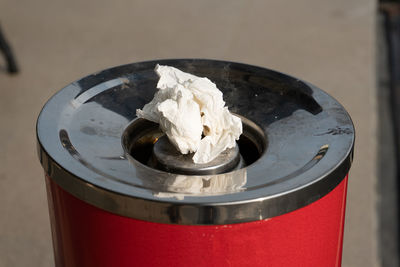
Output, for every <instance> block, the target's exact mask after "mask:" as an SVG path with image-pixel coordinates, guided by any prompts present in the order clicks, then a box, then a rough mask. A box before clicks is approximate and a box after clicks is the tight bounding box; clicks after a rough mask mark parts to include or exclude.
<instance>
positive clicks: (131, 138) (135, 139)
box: [122, 115, 267, 175]
mask: <svg viewBox="0 0 400 267" xmlns="http://www.w3.org/2000/svg"><path fill="white" fill-rule="evenodd" d="M236 116H238V115H236ZM238 117H240V118H241V120H242V124H243V133H242V135H241V136H240V138H239V140H237V145H238V148H239V149H238V150H239V154H240V161H238V163H237V165H235V166H232V167H231V168H210V164H194V163H193V166H194V168H191V170H187V169H184V168H176V166H175V167H171V168H169V167H166V164H164V163H163V160H161V161H162V162H161V163H162V164H160V159H158V160H157V159H155V158H157V157H159V154H158V152H157V147H156V146H155V144H156V143H157V142H158V141H159V140H161V141H160V143H161V142H164V141H165V139H166V137H164V133H163V132H162V131H161V130H160V128H159V125H158V124H157V123H154V122H151V121H148V120H144V119H135V120H134V121H132V122H131V123H130V124H129V125H128V127H127V128H126V129H125V131H124V132H123V135H122V146H123V148H124V150H125V153H126V154H127V155H128V157H132V158H133V159H135V160H136V161H139V162H140V163H142V164H144V165H147V166H148V167H151V168H155V169H158V170H162V171H167V172H170V173H178V174H189V175H203V174H220V173H226V172H229V171H232V170H235V169H240V168H243V167H246V166H249V165H251V164H252V163H254V162H255V161H257V159H259V158H260V157H261V155H262V154H263V153H264V151H265V150H266V148H267V138H266V136H265V134H264V132H263V131H262V129H261V128H260V127H259V126H257V125H256V124H255V123H253V122H252V121H250V120H248V119H246V118H244V117H242V116H238ZM155 148H156V154H158V155H156V156H154V150H155ZM178 153H179V152H178ZM171 154H177V153H175V152H173V153H171ZM179 156H180V157H182V158H181V160H176V162H179V161H184V160H186V162H188V158H190V159H191V156H192V154H188V155H179ZM213 162H214V161H212V162H211V165H212V163H213ZM215 162H220V159H218V158H217V159H216V160H215ZM210 170H211V171H210Z"/></svg>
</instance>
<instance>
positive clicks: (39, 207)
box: [0, 0, 379, 267]
mask: <svg viewBox="0 0 400 267" xmlns="http://www.w3.org/2000/svg"><path fill="white" fill-rule="evenodd" d="M375 9H376V7H375V1H372V0H347V1H345V0H339V1H328V0H325V1H318V0H301V1H287V0H284V1H281V0H270V1H251V0H249V1H244V0H243V1H227V0H226V1H211V0H210V1H183V0H182V1H131V0H121V1H106V0H99V1H78V0H73V1H72V0H70V1H50V0H37V1H29V0H18V1H15V0H0V20H1V23H2V26H3V29H4V31H5V33H6V34H7V36H8V38H9V40H10V41H11V43H12V45H13V47H14V50H15V52H16V54H17V57H18V60H19V63H20V65H21V68H22V72H21V73H20V74H19V75H17V76H8V75H6V74H5V73H4V71H0V123H1V124H0V125H1V126H0V140H1V141H0V151H1V153H0V166H1V167H0V203H1V204H0V214H1V216H0V266H7V267H8V266H53V256H52V248H51V237H50V228H49V218H48V213H47V203H46V193H45V187H44V179H43V175H42V170H41V167H40V164H39V162H38V160H37V157H36V154H35V121H36V118H37V115H38V113H39V111H40V108H41V107H42V105H43V104H44V103H45V101H46V100H47V99H48V98H49V97H50V96H51V95H52V94H54V93H55V92H56V91H57V90H59V89H60V88H62V87H63V86H64V85H66V84H68V83H69V82H71V81H73V80H76V79H78V78H80V77H83V76H85V75H87V74H89V73H92V72H95V71H98V70H101V69H104V68H108V67H110V66H115V65H120V64H124V63H129V62H135V61H140V60H148V59H157V58H180V57H199V58H217V59H225V60H231V61H239V62H245V63H249V64H255V65H260V66H265V67H268V68H272V69H276V70H279V71H282V72H286V73H289V74H292V75H294V76H298V77H299V78H302V79H304V80H307V81H309V82H311V83H313V84H315V85H317V86H319V87H320V88H323V89H324V90H326V91H327V92H328V93H330V94H331V95H332V96H334V97H335V98H336V99H338V100H339V101H340V102H341V103H342V104H343V105H344V106H345V107H346V109H347V110H348V111H349V113H350V114H351V116H352V118H353V120H354V123H355V126H356V129H357V142H356V148H355V161H354V164H353V168H352V171H351V173H350V180H349V190H348V202H347V214H346V229H345V239H344V250H343V266H360V267H361V266H363V267H367V266H379V264H378V252H377V227H378V226H377V225H378V224H377V212H376V205H377V204H376V203H377V196H376V192H375V191H376V185H377V175H376V166H375V165H376V164H375V161H376V135H377V126H376V125H377V123H376V122H377V115H376V98H375V95H376V84H375V83H376V82H375V79H376V78H375V70H374V68H375V59H374V56H375V54H374V53H375V50H374V49H375V39H374V38H375ZM1 63H2V61H1V62H0V64H1ZM2 65H3V66H4V64H2Z"/></svg>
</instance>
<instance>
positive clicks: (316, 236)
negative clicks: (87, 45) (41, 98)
mask: <svg viewBox="0 0 400 267" xmlns="http://www.w3.org/2000/svg"><path fill="white" fill-rule="evenodd" d="M157 63H158V64H162V65H170V66H174V67H177V68H179V69H181V70H183V71H186V72H190V73H193V74H195V75H197V76H203V77H208V78H209V79H210V80H212V81H213V82H215V83H216V84H217V87H218V88H219V89H220V90H221V91H222V92H223V93H224V100H225V101H226V103H227V105H228V106H229V109H230V111H231V112H233V113H235V114H237V115H238V116H240V117H241V118H242V122H243V135H242V136H241V138H240V140H239V141H238V146H237V147H238V149H232V150H229V151H226V153H223V155H221V156H220V157H218V158H217V159H216V160H214V161H213V162H211V163H210V164H205V165H194V164H193V163H192V162H191V159H190V155H188V156H181V155H178V154H176V153H175V152H174V151H173V149H170V147H169V144H168V141H166V138H165V137H163V135H162V133H161V132H160V130H159V129H158V126H157V125H156V124H154V123H151V122H148V121H145V120H142V119H137V118H136V115H135V114H136V109H138V108H142V107H143V105H144V104H145V103H147V102H149V101H150V100H151V99H152V97H153V95H154V93H155V90H156V83H157V79H158V77H157V76H156V74H155V73H154V71H153V69H154V67H155V65H156V64H157ZM37 139H38V153H39V158H40V161H41V163H42V166H43V168H44V171H45V173H46V185H47V193H48V203H49V211H50V220H51V227H52V237H53V247H54V254H55V261H56V266H87V267H90V266H96V267H98V266H340V265H341V254H342V242H343V227H344V215H345V206H346V189H347V174H348V171H349V169H350V165H351V162H352V157H353V146H354V127H353V124H352V122H351V119H350V117H349V115H348V114H347V112H346V111H345V110H344V108H343V107H342V106H341V105H340V104H339V103H338V102H337V101H336V100H334V99H333V98H332V97H330V96H329V95H327V94H326V93H325V92H323V91H322V90H320V89H318V88H316V87H315V86H313V85H311V84H309V83H306V82H304V81H301V80H299V79H296V78H293V77H290V76H288V75H285V74H282V73H279V72H275V71H272V70H269V69H265V68H260V67H256V66H251V65H246V64H240V63H233V62H226V61H216V60H200V59H179V60H159V61H148V62H141V63H134V64H128V65H124V66H119V67H115V68H111V69H107V70H104V71H101V72H98V73H95V74H92V75H89V76H87V77H85V78H83V79H80V80H78V81H76V82H73V83H71V84H70V85H68V86H66V87H65V88H63V89H62V90H60V91H59V92H58V93H57V94H56V95H54V96H53V97H52V98H51V99H50V100H49V101H48V102H47V103H46V105H45V106H44V108H43V110H42V112H41V114H40V115H39V118H38V122H37Z"/></svg>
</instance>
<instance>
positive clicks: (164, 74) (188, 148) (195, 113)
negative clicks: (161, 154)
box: [136, 65, 242, 163]
mask: <svg viewBox="0 0 400 267" xmlns="http://www.w3.org/2000/svg"><path fill="white" fill-rule="evenodd" d="M155 71H156V73H157V74H158V76H159V77H160V79H159V81H158V83H157V88H158V89H159V90H158V91H157V92H156V93H155V95H154V98H153V100H151V101H150V102H149V103H147V104H146V105H145V106H144V107H143V109H142V110H140V109H138V110H136V115H137V116H138V117H140V118H144V119H147V120H150V121H153V122H156V123H159V124H160V128H161V130H162V131H163V132H164V133H165V134H166V135H167V136H168V139H169V141H170V142H171V143H172V144H173V145H174V146H175V147H176V148H177V149H178V150H179V151H180V152H181V153H182V154H187V153H192V152H195V154H194V155H193V161H194V162H195V163H207V162H210V161H212V160H213V159H215V158H216V157H217V156H218V155H219V154H220V153H221V152H223V151H224V150H225V149H227V148H232V147H234V146H235V145H236V141H235V140H238V139H239V136H240V135H241V134H242V121H241V119H240V118H239V117H237V116H235V115H232V114H231V113H230V112H229V110H228V108H227V107H225V102H224V100H223V99H222V92H221V91H220V90H218V88H217V87H216V85H215V84H214V83H213V82H211V81H210V80H209V79H207V78H202V77H197V76H195V75H192V74H189V73H185V72H183V71H181V70H179V69H176V68H174V67H170V66H160V65H157V66H156V68H155ZM203 136H204V137H203Z"/></svg>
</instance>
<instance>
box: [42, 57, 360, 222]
mask: <svg viewBox="0 0 400 267" xmlns="http://www.w3.org/2000/svg"><path fill="white" fill-rule="evenodd" d="M182 62H184V63H182ZM155 63H160V64H169V65H174V64H178V65H179V64H189V65H190V66H192V65H193V66H196V64H198V65H201V66H203V65H209V64H211V65H217V67H221V66H222V67H224V66H229V67H230V68H231V69H234V68H239V69H246V70H247V71H248V72H250V73H251V72H255V73H259V72H260V73H261V74H260V75H261V76H262V74H263V73H264V72H265V73H272V74H271V75H273V77H275V76H276V77H278V78H281V79H288V80H289V81H290V82H289V84H290V83H293V82H296V83H301V86H306V87H308V88H309V89H310V90H311V92H312V94H311V95H312V97H313V98H314V99H316V102H317V103H319V104H320V105H321V106H322V108H323V109H325V108H326V112H325V110H324V112H325V113H326V114H322V115H324V116H329V117H332V118H333V121H334V122H337V124H338V125H339V124H340V125H339V126H337V125H331V126H336V128H329V129H328V130H329V131H330V132H329V131H325V132H324V129H321V132H320V133H317V135H316V137H315V138H320V137H319V136H322V137H321V138H320V139H323V138H325V137H324V136H325V135H326V136H327V137H326V138H325V139H326V140H328V141H331V142H332V143H333V144H337V143H338V142H339V141H337V140H339V139H338V137H339V136H342V137H344V138H345V139H346V140H345V143H344V144H340V148H342V149H341V151H340V153H339V152H337V151H335V150H334V148H333V145H331V147H329V148H328V147H324V145H325V144H323V145H322V146H320V148H319V149H318V150H317V151H316V153H314V156H313V157H312V158H311V159H310V160H308V161H307V162H306V164H304V165H303V166H300V167H299V168H297V169H296V171H295V172H292V173H289V174H288V175H286V176H285V175H284V176H282V177H275V178H274V179H272V180H271V181H270V182H269V184H268V183H265V184H266V186H265V187H268V188H269V189H271V188H277V187H278V186H280V188H279V190H275V193H274V194H270V193H268V194H263V190H264V191H265V188H264V187H261V188H257V186H256V185H254V186H253V187H250V186H249V187H248V188H252V189H251V190H249V191H252V192H251V193H252V194H251V195H245V192H246V190H247V187H246V189H245V190H244V192H242V191H240V190H238V191H230V192H226V193H225V194H220V195H218V194H217V195H212V194H211V195H204V196H195V197H191V196H189V197H186V198H184V199H183V200H182V199H176V198H171V197H166V198H158V197H151V196H143V195H140V194H137V193H136V192H132V193H129V191H121V190H119V188H107V186H104V185H103V186H102V184H101V183H98V184H96V183H94V182H92V181H89V180H88V179H87V177H85V176H84V175H77V173H79V171H80V169H79V170H77V169H72V168H70V166H68V164H66V162H64V161H63V160H60V159H59V158H57V156H59V155H58V154H57V153H58V152H57V153H55V152H54V151H52V152H50V153H49V152H48V149H53V148H52V145H51V144H52V143H51V142H52V140H53V141H54V140H56V139H58V138H61V139H62V134H65V133H63V132H62V131H58V130H59V129H57V131H56V132H57V133H58V134H59V136H57V137H54V136H53V137H51V138H50V137H49V138H46V137H48V136H47V135H46V134H44V131H45V130H48V127H49V125H48V123H44V122H45V121H46V122H48V120H49V118H53V119H54V118H55V119H57V114H50V112H49V111H51V110H53V111H54V109H55V108H57V104H59V103H57V101H58V100H59V99H62V98H63V99H64V100H65V99H66V98H65V97H67V98H68V97H70V98H71V94H70V95H69V96H65V95H64V96H61V95H60V94H62V93H61V92H64V93H65V92H67V91H68V92H70V93H71V92H72V91H73V90H72V89H73V88H78V87H82V86H83V85H82V84H83V83H82V84H79V81H85V78H86V79H87V77H85V78H83V79H81V80H79V81H77V82H75V83H72V84H70V85H69V86H67V87H66V88H64V89H62V90H61V91H60V92H59V93H58V94H57V95H58V96H57V95H56V96H54V97H53V98H52V99H50V100H49V101H48V103H47V104H46V105H45V107H44V108H43V110H42V112H41V114H40V115H39V119H38V123H37V134H38V135H37V139H38V154H39V158H40V161H41V163H42V166H43V168H44V170H45V172H46V173H47V174H48V175H49V176H50V177H51V178H52V179H53V180H54V181H55V182H56V183H57V184H58V185H59V186H60V187H61V188H63V189H64V190H65V191H67V192H69V193H71V194H72V195H74V196H75V197H77V198H79V199H81V200H83V201H85V202H87V203H89V204H92V205H94V206H96V207H99V208H101V209H104V210H107V211H110V212H112V213H115V214H119V215H122V216H127V217H131V218H135V219H140V220H146V221H152V222H159V223H175V224H193V225H198V224H200V225H202V224H230V223H242V222H249V221H255V220H262V219H266V218H270V217H274V216H278V215H281V214H284V213H287V212H290V211H293V210H296V209H298V208H301V207H304V206H306V205H308V204H310V203H312V202H314V201H316V200H318V199H320V198H321V197H323V196H324V195H326V194H328V193H329V192H330V191H331V190H333V189H334V188H335V187H336V186H337V185H338V184H339V183H340V182H341V181H342V180H343V178H344V177H345V176H346V174H347V173H348V171H349V169H350V166H351V162H352V158H353V147H354V127H353V125H352V122H351V119H350V117H349V116H348V114H347V113H346V111H345V110H344V109H343V107H342V106H340V104H338V103H337V101H336V100H334V99H333V98H332V97H330V96H328V95H327V94H326V93H324V92H323V91H322V90H320V89H318V88H316V87H315V86H313V85H311V84H308V83H305V82H302V81H300V80H298V79H296V78H292V77H290V76H288V75H284V74H281V73H278V72H275V71H271V70H268V69H264V68H259V67H255V66H251V65H246V64H240V63H234V62H226V61H214V60H199V59H179V60H158V61H149V62H142V63H134V64H128V65H124V66H120V67H116V68H113V69H108V70H104V71H102V72H98V73H96V74H94V75H91V77H92V79H94V78H93V77H95V76H97V77H101V76H102V77H105V76H107V74H109V73H111V74H112V75H114V76H115V77H121V73H123V72H124V71H125V72H129V71H132V68H133V69H134V67H132V66H134V65H136V66H138V65H139V66H151V65H152V64H155ZM202 64H203V65H202ZM257 75H258V74H257ZM257 75H256V76H255V77H258V76H257ZM122 76H123V75H122ZM261 76H260V77H261ZM88 77H89V76H88ZM123 79H126V77H122V78H121V80H122V81H123ZM103 80H105V83H108V86H113V84H112V81H113V80H109V78H108V77H106V78H105V79H103ZM103 84H104V83H103ZM88 87H90V88H93V84H89V86H88ZM76 95H77V94H75V96H74V97H76ZM301 97H303V96H301ZM55 98H59V99H58V100H57V99H55ZM71 99H72V98H71ZM74 99H76V98H74ZM306 101H309V100H308V99H306ZM53 113H54V112H53ZM300 115H301V116H303V114H300ZM300 115H298V116H300ZM322 115H321V116H322ZM290 116H293V115H290ZM290 116H289V117H288V118H290ZM322 117H323V116H322ZM277 121H278V122H279V121H280V120H279V119H278V120H277ZM282 121H283V119H282ZM278 124H279V123H276V124H275V125H278ZM271 125H272V124H269V126H271ZM342 126H343V127H342ZM344 126H345V127H344ZM338 127H339V128H338ZM340 127H342V128H340ZM278 128H279V127H278ZM269 130H270V129H267V133H266V134H267V135H269V134H270V132H269ZM278 130H279V129H275V131H278ZM272 132H273V131H272ZM318 134H320V135H318ZM274 138H276V136H272V139H274ZM50 139H52V140H50ZM335 142H336V143H335ZM54 145H55V143H54ZM58 145H59V144H58ZM62 147H63V148H58V151H61V150H62V149H65V148H66V147H68V143H62ZM343 148H345V149H343ZM339 150H340V149H339ZM327 151H329V153H330V154H329V153H327ZM64 152H65V151H62V153H64ZM336 152H337V155H334V156H335V157H334V156H331V155H332V153H336ZM60 153H61V152H60ZM71 153H72V154H71ZM73 153H74V152H71V151H69V158H71V159H74V155H73ZM266 154H268V152H267V153H266ZM339 154H340V155H339ZM326 155H328V156H326ZM63 157H66V156H65V155H63ZM332 158H333V159H334V160H331V159H332ZM75 160H76V161H77V162H78V163H79V158H76V157H75ZM329 160H331V161H330V162H329ZM78 163H77V164H78ZM262 163H263V162H262V161H261V162H257V164H253V165H251V166H248V167H246V168H244V169H242V170H238V171H234V172H231V173H230V174H229V175H232V177H233V178H232V179H236V178H237V179H239V180H240V179H242V178H243V176H244V175H247V177H249V179H252V178H253V177H254V176H257V177H261V176H262V175H265V174H263V173H260V170H261V171H262V170H263V169H262V168H261V167H260V165H261V164H262ZM74 164H75V163H74ZM81 165H82V164H81ZM74 166H75V165H74ZM84 167H85V168H88V169H89V170H85V171H87V172H88V173H91V170H90V167H88V166H84ZM79 168H81V166H79ZM135 168H136V170H137V169H138V167H137V166H135ZM140 168H142V167H140ZM140 168H139V169H140ZM260 168H261V169H260ZM264 171H265V170H264ZM318 171H319V172H318ZM82 173H83V172H82ZM150 173H151V175H159V176H160V177H163V178H167V179H168V178H170V177H171V175H170V174H167V173H163V172H159V171H154V170H152V171H151V172H150ZM148 174H149V173H146V175H148ZM307 176H309V177H308V178H302V177H307ZM311 176H312V177H311ZM108 177H109V175H108V173H104V175H102V173H96V175H95V178H96V179H98V180H101V179H108ZM298 177H300V178H298ZM310 177H311V178H310ZM291 179H292V180H293V179H298V180H296V182H298V181H303V182H304V183H303V184H298V185H296V186H293V184H290V183H288V182H287V181H290V180H291ZM301 179H303V180H301ZM119 183H121V186H122V187H123V186H124V183H123V182H121V181H119ZM263 186H264V185H263ZM271 190H272V189H271ZM288 200H290V201H288ZM292 200H295V201H292Z"/></svg>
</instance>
